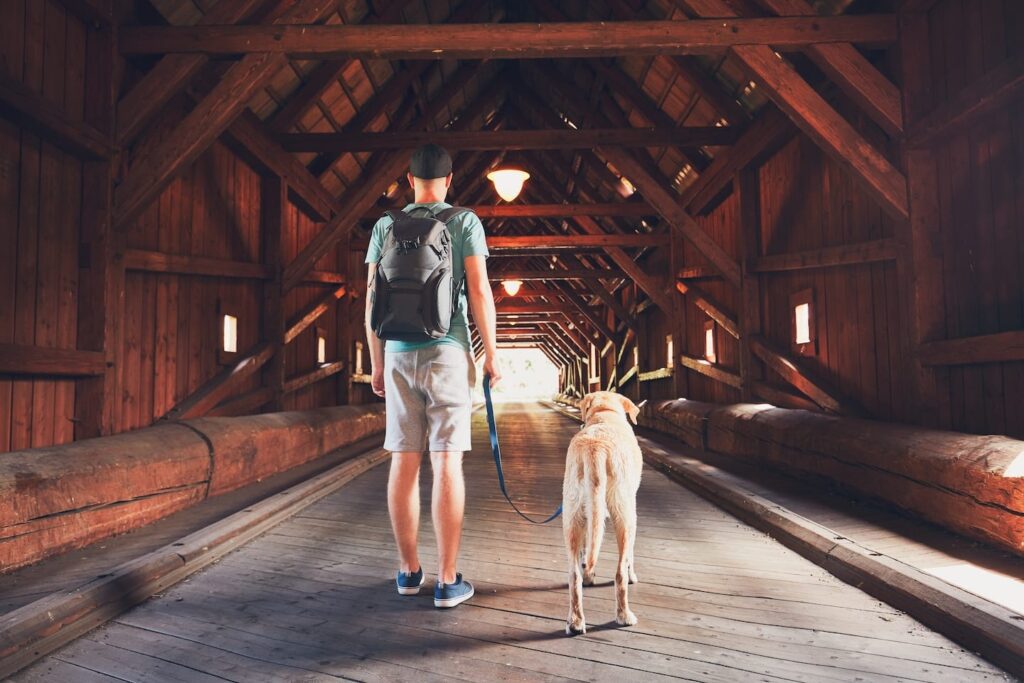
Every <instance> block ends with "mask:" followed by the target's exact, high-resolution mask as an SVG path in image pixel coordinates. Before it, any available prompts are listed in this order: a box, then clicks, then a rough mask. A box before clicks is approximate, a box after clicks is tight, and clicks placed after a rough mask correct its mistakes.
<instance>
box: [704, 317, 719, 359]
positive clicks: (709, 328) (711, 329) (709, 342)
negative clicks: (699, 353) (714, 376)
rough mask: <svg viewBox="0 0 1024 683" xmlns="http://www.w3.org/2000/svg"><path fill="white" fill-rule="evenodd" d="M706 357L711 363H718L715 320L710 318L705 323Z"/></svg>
mask: <svg viewBox="0 0 1024 683" xmlns="http://www.w3.org/2000/svg"><path fill="white" fill-rule="evenodd" d="M704 359H705V360H707V362H709V363H717V362H718V356H717V354H716V353H715V321H714V320H708V321H707V322H706V323H704Z"/></svg>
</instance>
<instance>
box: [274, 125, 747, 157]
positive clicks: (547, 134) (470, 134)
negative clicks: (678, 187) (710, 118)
mask: <svg viewBox="0 0 1024 683" xmlns="http://www.w3.org/2000/svg"><path fill="white" fill-rule="evenodd" d="M736 137H737V135H736V129H734V128H729V127H725V126H722V127H719V126H682V127H677V128H588V129H583V130H572V129H568V130H567V129H565V128H561V129H552V130H498V131H487V130H485V131H465V132H461V131H400V132H384V133H359V134H355V135H350V134H343V133H289V134H283V135H278V136H277V141H278V142H279V143H280V145H281V147H282V148H284V149H285V150H286V151H289V152H296V153H298V152H326V153H331V154H340V153H341V152H370V151H375V150H381V149H409V150H411V149H415V148H416V147H419V146H420V145H423V144H426V143H428V142H430V143H434V144H438V145H441V146H442V147H444V148H445V149H447V150H457V151H464V150H493V149H507V150H524V149H589V148H592V147H598V146H608V145H614V146H619V147H665V146H669V145H671V146H682V145H690V146H694V145H696V146H704V145H707V146H715V147H720V146H723V145H731V144H733V143H734V142H736Z"/></svg>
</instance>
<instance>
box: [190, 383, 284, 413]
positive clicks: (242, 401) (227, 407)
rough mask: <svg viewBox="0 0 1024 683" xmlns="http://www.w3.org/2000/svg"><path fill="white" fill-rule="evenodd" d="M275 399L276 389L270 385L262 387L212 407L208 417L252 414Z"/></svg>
mask: <svg viewBox="0 0 1024 683" xmlns="http://www.w3.org/2000/svg"><path fill="white" fill-rule="evenodd" d="M273 400H274V390H273V389H271V388H270V387H260V388H259V389H253V390H252V391H247V392H245V393H244V394H242V395H241V396H237V397H235V398H229V399H228V400H226V401H224V402H223V403H220V404H219V405H218V406H217V407H216V408H212V409H211V410H210V411H209V412H208V413H206V417H236V416H238V415H252V414H254V413H256V412H258V411H259V409H260V408H262V407H263V406H265V405H267V404H268V403H270V402H271V401H273ZM271 410H273V409H271Z"/></svg>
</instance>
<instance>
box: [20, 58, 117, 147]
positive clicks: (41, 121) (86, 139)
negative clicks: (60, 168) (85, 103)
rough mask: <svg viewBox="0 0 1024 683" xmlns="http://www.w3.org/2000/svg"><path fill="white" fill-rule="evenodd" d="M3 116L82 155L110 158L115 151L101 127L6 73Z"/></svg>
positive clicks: (59, 145)
mask: <svg viewBox="0 0 1024 683" xmlns="http://www.w3.org/2000/svg"><path fill="white" fill-rule="evenodd" d="M0 117H3V118H5V119H7V120H9V121H11V122H12V123H15V124H17V125H19V126H24V127H25V128H28V129H30V130H32V131H34V132H36V133H38V134H39V135H40V136H42V137H43V138H44V139H46V140H48V141H50V142H52V143H53V144H55V145H57V146H58V147H60V148H62V149H64V150H66V151H68V152H71V153H72V154H74V155H76V156H78V157H80V158H83V159H93V160H96V159H107V158H109V157H110V156H111V155H112V154H113V147H112V145H111V141H110V140H109V139H108V138H107V136H106V135H104V134H103V133H101V132H100V131H99V130H97V129H96V128H94V127H93V126H91V125H89V124H88V123H86V122H84V121H74V120H71V119H69V118H68V117H67V115H66V114H65V113H64V112H63V111H62V110H61V109H60V108H58V107H57V105H55V104H53V103H52V102H50V101H49V100H47V99H45V98H44V97H42V96H41V95H37V94H36V93H34V92H33V91H32V90H30V89H29V88H27V87H26V86H24V85H22V84H21V83H18V82H17V81H13V80H11V79H9V78H5V77H0Z"/></svg>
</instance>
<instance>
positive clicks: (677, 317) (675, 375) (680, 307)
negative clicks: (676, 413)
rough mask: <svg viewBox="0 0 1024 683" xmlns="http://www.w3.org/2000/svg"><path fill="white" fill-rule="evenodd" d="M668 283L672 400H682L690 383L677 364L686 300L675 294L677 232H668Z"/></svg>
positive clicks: (679, 259)
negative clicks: (670, 291) (670, 298)
mask: <svg viewBox="0 0 1024 683" xmlns="http://www.w3.org/2000/svg"><path fill="white" fill-rule="evenodd" d="M669 235H670V240H671V241H670V243H669V245H670V246H669V248H670V250H671V253H670V254H669V266H668V268H669V274H668V275H669V283H670V285H671V287H672V290H673V294H672V320H671V323H670V328H669V329H670V331H671V333H672V356H673V358H672V367H673V371H672V398H684V397H686V396H687V395H688V394H689V393H690V382H689V377H688V373H687V372H686V369H685V368H684V367H683V366H681V365H680V364H679V361H678V359H679V356H680V354H682V353H685V352H686V298H685V297H683V296H681V295H679V294H678V293H676V292H675V291H674V290H675V283H676V276H677V275H678V274H679V271H680V270H681V269H682V266H683V249H684V248H685V247H684V242H683V236H682V234H681V233H680V232H679V231H678V230H671V231H669Z"/></svg>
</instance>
